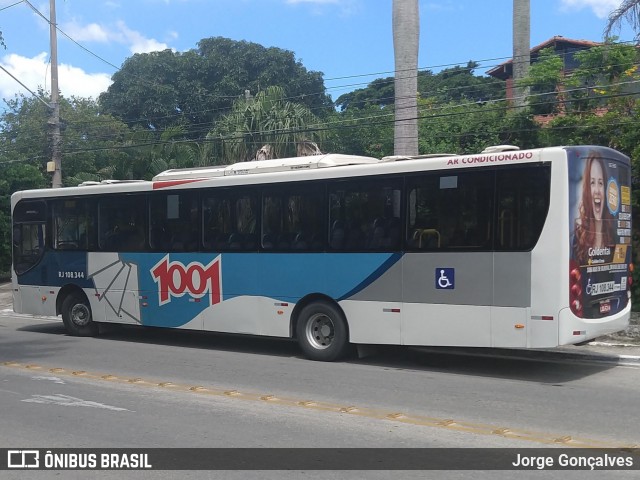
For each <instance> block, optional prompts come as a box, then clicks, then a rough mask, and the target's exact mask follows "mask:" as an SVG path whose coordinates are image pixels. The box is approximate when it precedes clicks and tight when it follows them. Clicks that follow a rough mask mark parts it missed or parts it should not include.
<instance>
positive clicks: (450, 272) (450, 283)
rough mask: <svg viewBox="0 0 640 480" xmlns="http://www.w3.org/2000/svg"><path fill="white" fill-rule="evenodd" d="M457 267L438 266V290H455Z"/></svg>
mask: <svg viewBox="0 0 640 480" xmlns="http://www.w3.org/2000/svg"><path fill="white" fill-rule="evenodd" d="M455 273H456V271H455V268H442V267H438V268H436V288H437V289H438V290H453V289H454V288H455V285H456V275H455Z"/></svg>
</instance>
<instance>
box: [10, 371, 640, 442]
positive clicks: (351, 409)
mask: <svg viewBox="0 0 640 480" xmlns="http://www.w3.org/2000/svg"><path fill="white" fill-rule="evenodd" d="M1 365H2V366H4V367H9V368H16V369H21V370H41V371H47V372H50V373H55V374H56V375H61V376H64V375H67V376H74V377H81V378H86V379H91V380H97V381H102V382H111V383H121V384H130V385H135V386H141V387H147V388H148V387H151V388H154V387H155V388H162V389H164V390H171V391H177V392H186V393H191V394H195V395H208V396H215V397H226V398H234V399H238V400H246V401H250V402H260V403H263V404H264V403H269V404H272V405H283V406H287V407H296V408H304V409H307V410H315V411H322V412H333V413H337V414H344V415H355V416H359V417H364V418H370V419H376V420H383V421H393V422H399V423H404V424H408V425H418V426H423V427H431V428H440V429H444V430H450V431H458V432H465V433H472V434H475V435H489V436H498V437H503V438H508V439H510V440H524V441H528V442H533V443H539V444H545V445H558V446H563V447H576V448H617V449H628V450H636V449H640V445H623V444H613V443H611V442H608V441H599V440H594V439H587V438H576V437H573V436H570V435H558V434H552V433H544V432H533V431H527V430H518V429H514V428H510V427H504V426H497V425H488V424H482V423H470V422H464V421H458V420H454V419H450V418H434V417H427V416H423V415H413V414H409V413H405V412H390V411H385V410H382V409H376V408H368V407H362V406H355V405H346V406H345V405H339V404H334V403H329V402H319V401H316V400H300V399H295V398H287V397H280V396H276V395H273V394H266V393H253V392H240V391H238V390H226V389H222V388H215V387H206V386H202V385H184V384H178V383H173V382H158V381H154V380H146V379H143V378H129V377H121V376H118V375H112V374H104V373H94V372H87V371H84V370H75V371H74V370H67V369H64V368H47V367H45V366H41V365H34V364H22V363H19V362H4V363H2V364H1Z"/></svg>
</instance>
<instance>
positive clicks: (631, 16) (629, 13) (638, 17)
mask: <svg viewBox="0 0 640 480" xmlns="http://www.w3.org/2000/svg"><path fill="white" fill-rule="evenodd" d="M625 20H626V21H627V22H629V23H630V24H631V26H632V27H633V29H634V30H635V31H636V40H638V39H639V36H640V0H622V1H621V2H620V5H619V6H618V8H616V9H615V10H613V11H612V12H611V14H610V15H609V21H608V22H607V26H606V27H605V29H604V37H605V38H609V37H611V33H612V32H613V30H614V29H615V28H619V27H620V25H621V24H622V22H623V21H625Z"/></svg>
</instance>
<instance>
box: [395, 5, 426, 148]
mask: <svg viewBox="0 0 640 480" xmlns="http://www.w3.org/2000/svg"><path fill="white" fill-rule="evenodd" d="M419 38H420V19H419V7H418V0H393V51H394V57H395V112H396V121H395V128H394V154H395V155H418V98H417V95H418V41H419Z"/></svg>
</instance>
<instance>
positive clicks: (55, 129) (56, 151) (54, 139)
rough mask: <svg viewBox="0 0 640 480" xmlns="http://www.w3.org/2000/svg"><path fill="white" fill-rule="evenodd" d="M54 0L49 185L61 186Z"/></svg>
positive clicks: (52, 5)
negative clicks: (51, 173)
mask: <svg viewBox="0 0 640 480" xmlns="http://www.w3.org/2000/svg"><path fill="white" fill-rule="evenodd" d="M56 27H57V24H56V0H49V38H50V42H51V110H52V111H51V117H49V121H48V122H47V123H48V124H49V126H50V128H51V162H50V163H51V164H53V165H51V167H49V166H47V171H52V172H53V178H52V180H51V186H52V187H53V188H60V187H62V155H61V152H60V143H61V137H60V101H59V98H58V36H57V32H56Z"/></svg>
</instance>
